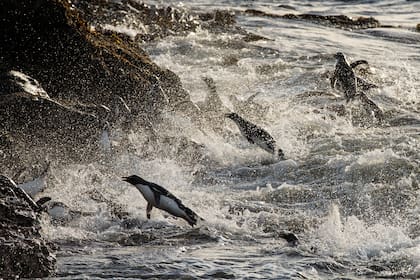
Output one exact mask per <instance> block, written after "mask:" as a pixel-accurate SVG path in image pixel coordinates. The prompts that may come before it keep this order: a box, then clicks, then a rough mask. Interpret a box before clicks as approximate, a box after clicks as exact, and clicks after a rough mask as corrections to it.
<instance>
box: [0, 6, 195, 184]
mask: <svg viewBox="0 0 420 280" xmlns="http://www.w3.org/2000/svg"><path fill="white" fill-rule="evenodd" d="M87 2H89V1H75V3H71V2H69V1H66V0H4V1H1V2H0V53H1V57H0V77H6V76H7V75H6V73H9V72H10V71H11V70H16V71H19V72H22V73H24V74H25V75H27V76H30V77H31V78H32V79H34V80H36V81H37V83H39V85H40V87H42V88H43V90H45V94H46V96H48V98H49V100H47V99H45V98H44V99H35V98H25V96H23V97H22V95H19V94H13V93H12V94H10V92H4V90H3V89H2V90H1V91H2V92H0V164H1V165H2V166H4V168H5V170H3V172H5V174H9V175H11V176H13V175H14V174H16V172H18V171H19V170H21V169H22V168H28V167H29V166H34V165H39V163H40V162H45V158H46V157H48V160H50V161H61V162H66V163H70V162H86V161H91V160H96V159H97V156H98V150H99V149H100V147H99V139H100V137H101V135H102V131H103V129H104V126H109V127H113V126H116V127H122V128H123V129H129V128H131V127H137V128H138V129H141V128H142V127H147V126H148V125H150V123H153V122H159V120H160V112H162V110H163V109H164V108H167V107H172V109H173V107H176V106H177V104H182V106H184V107H188V106H189V104H191V102H190V101H189V95H188V93H187V92H186V91H185V90H184V89H183V88H182V85H181V82H180V79H179V78H178V77H177V76H176V75H175V74H174V73H172V72H171V71H169V70H166V69H161V68H159V67H158V66H157V65H156V64H154V63H153V62H152V61H151V60H150V58H149V57H148V56H147V54H146V53H145V52H144V51H143V50H142V49H141V48H140V47H139V45H138V44H134V43H133V42H131V41H130V40H128V39H127V38H125V37H124V36H119V35H117V34H106V33H102V32H100V30H95V29H94V28H92V26H91V25H90V23H89V21H90V20H92V19H91V18H90V19H89V18H85V16H89V15H90V14H89V12H87V11H83V9H82V8H81V7H80V6H83V5H82V3H87ZM99 2H101V1H99ZM102 2H106V3H108V4H110V3H111V2H108V1H102ZM77 4H80V5H79V6H77ZM138 6H139V4H138V5H137V7H138ZM76 7H77V8H76ZM92 16H94V15H92ZM168 16H169V14H168ZM161 19H162V17H159V15H158V16H157V17H152V18H151V19H150V20H151V21H153V20H155V21H156V23H157V24H161V22H162V20H161ZM164 28H167V26H163V28H162V29H164ZM1 82H2V81H0V83H1ZM5 96H7V98H5ZM26 96H29V95H26ZM189 107H190V109H191V108H192V109H191V110H194V106H189ZM125 108H128V110H127V109H125Z"/></svg>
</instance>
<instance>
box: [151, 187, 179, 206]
mask: <svg viewBox="0 0 420 280" xmlns="http://www.w3.org/2000/svg"><path fill="white" fill-rule="evenodd" d="M149 187H150V188H151V189H152V190H153V193H154V195H155V202H156V204H159V202H160V196H161V195H163V196H166V197H168V198H170V199H172V200H174V201H176V203H177V204H181V205H182V203H181V200H179V199H178V198H177V197H176V196H174V195H173V194H172V193H170V192H169V191H168V190H167V189H165V188H164V187H162V186H159V185H158V184H154V183H151V184H150V185H149Z"/></svg>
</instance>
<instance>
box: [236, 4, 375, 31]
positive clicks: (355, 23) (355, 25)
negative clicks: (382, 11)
mask: <svg viewBox="0 0 420 280" xmlns="http://www.w3.org/2000/svg"><path fill="white" fill-rule="evenodd" d="M242 13H244V14H246V15H252V16H264V17H271V18H284V19H293V20H305V21H310V22H313V23H318V24H324V25H328V26H332V27H337V28H351V29H366V28H376V27H381V24H380V23H379V21H378V20H377V19H375V18H373V17H359V18H357V19H352V18H349V17H348V16H345V15H331V16H323V15H315V14H300V15H296V14H285V15H278V14H272V13H266V12H264V11H260V10H255V9H247V10H245V11H243V12H242Z"/></svg>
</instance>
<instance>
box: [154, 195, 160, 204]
mask: <svg viewBox="0 0 420 280" xmlns="http://www.w3.org/2000/svg"><path fill="white" fill-rule="evenodd" d="M153 194H154V196H155V204H156V205H159V204H160V194H159V193H158V192H154V193H153Z"/></svg>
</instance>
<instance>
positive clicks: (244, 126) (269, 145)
mask: <svg viewBox="0 0 420 280" xmlns="http://www.w3.org/2000/svg"><path fill="white" fill-rule="evenodd" d="M225 117H227V118H229V119H231V120H233V121H234V122H235V123H236V125H237V126H238V128H239V130H240V131H241V134H242V135H243V136H244V137H245V138H246V140H248V142H249V143H251V144H256V145H258V146H259V147H260V148H261V149H263V150H265V151H267V152H269V153H270V154H273V155H277V156H278V157H279V159H280V160H284V159H285V158H284V153H283V150H282V149H278V150H277V151H276V141H275V140H274V138H273V137H272V136H271V135H270V134H269V133H268V132H267V131H265V130H264V129H262V128H260V127H258V126H257V125H255V124H253V123H251V122H250V121H247V120H245V119H244V118H242V117H241V116H239V115H238V114H237V113H228V114H225ZM276 153H277V154H276Z"/></svg>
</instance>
